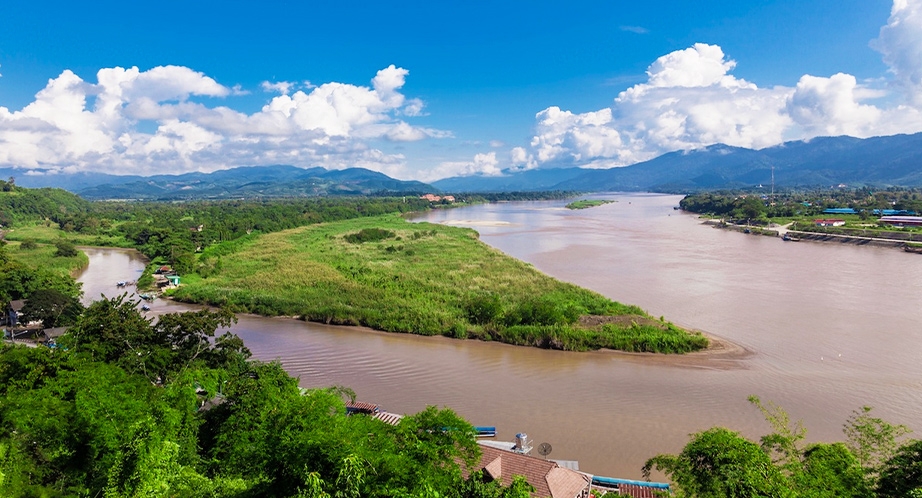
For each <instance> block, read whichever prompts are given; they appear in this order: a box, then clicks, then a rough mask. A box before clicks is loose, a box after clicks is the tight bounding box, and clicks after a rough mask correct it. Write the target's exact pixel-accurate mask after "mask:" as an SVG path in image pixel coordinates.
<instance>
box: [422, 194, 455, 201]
mask: <svg viewBox="0 0 922 498" xmlns="http://www.w3.org/2000/svg"><path fill="white" fill-rule="evenodd" d="M419 198H420V199H423V200H427V201H429V202H442V201H445V202H448V203H452V202H455V196H453V195H443V196H438V195H435V194H426V195H421V196H419Z"/></svg>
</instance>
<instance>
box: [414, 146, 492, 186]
mask: <svg viewBox="0 0 922 498" xmlns="http://www.w3.org/2000/svg"><path fill="white" fill-rule="evenodd" d="M471 175H483V176H500V175H502V170H501V169H500V168H499V160H498V159H496V152H489V153H486V154H475V155H474V160H473V161H445V162H442V163H440V164H439V165H438V166H437V167H435V168H434V169H431V170H428V171H426V172H425V174H424V176H423V177H422V178H420V180H422V181H426V182H428V181H433V180H438V179H440V178H449V177H453V176H471Z"/></svg>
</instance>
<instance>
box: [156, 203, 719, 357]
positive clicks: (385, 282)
mask: <svg viewBox="0 0 922 498" xmlns="http://www.w3.org/2000/svg"><path fill="white" fill-rule="evenodd" d="M199 262H200V267H199V271H198V275H193V276H190V277H186V278H185V279H184V284H183V285H182V286H181V287H180V288H178V289H176V290H175V291H174V292H173V293H172V296H173V297H174V298H175V299H178V300H181V301H188V302H196V303H207V304H213V305H218V306H227V307H229V308H230V309H233V310H235V311H241V312H251V313H258V314H263V315H284V316H298V317H301V318H303V319H305V320H310V321H319V322H324V323H332V324H345V325H363V326H367V327H371V328H374V329H378V330H384V331H389V332H407V333H416V334H422V335H447V336H451V337H456V338H467V337H472V338H479V339H484V340H496V341H501V342H505V343H509V344H517V345H529V346H538V347H544V348H554V349H566V350H577V351H583V350H589V349H599V348H612V349H620V350H624V351H646V352H664V353H684V352H689V351H694V350H697V349H701V348H704V347H706V346H707V344H708V342H707V339H706V338H704V337H703V336H701V335H700V334H695V333H689V332H686V331H684V330H682V329H680V328H678V327H676V326H674V325H672V324H671V323H668V322H665V321H661V320H654V319H652V318H650V317H649V316H648V315H647V314H646V313H644V312H643V310H641V309H640V308H638V307H636V306H627V305H623V304H620V303H617V302H614V301H612V300H610V299H607V298H605V297H603V296H601V295H599V294H596V293H594V292H591V291H589V290H586V289H582V288H580V287H577V286H575V285H571V284H567V283H564V282H560V281H558V280H555V279H553V278H551V277H549V276H547V275H544V274H542V273H540V272H538V271H537V270H535V269H534V268H533V267H531V266H530V265H528V264H526V263H523V262H521V261H518V260H516V259H514V258H510V257H508V256H506V255H504V254H502V253H501V252H499V251H496V250H494V249H492V248H490V247H488V246H487V245H485V244H483V243H482V242H480V241H479V240H478V235H477V233H476V232H475V231H473V230H470V229H465V228H457V227H447V226H441V225H433V224H427V223H409V222H407V221H405V220H403V219H402V218H400V217H398V216H396V215H389V216H379V217H372V218H359V219H354V220H347V221H340V222H334V223H323V224H318V225H312V226H309V227H302V228H298V229H293V230H286V231H281V232H276V233H272V234H264V235H260V236H251V237H245V238H241V239H238V240H236V241H233V242H228V243H224V244H218V245H215V246H212V247H210V248H208V249H207V250H205V251H203V253H202V254H201V256H200V258H199ZM587 315H589V316H601V317H603V318H600V319H598V320H595V321H594V323H593V324H588V322H587V321H586V320H582V321H581V320H580V317H583V316H587Z"/></svg>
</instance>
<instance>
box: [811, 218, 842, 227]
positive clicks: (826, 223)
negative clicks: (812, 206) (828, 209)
mask: <svg viewBox="0 0 922 498" xmlns="http://www.w3.org/2000/svg"><path fill="white" fill-rule="evenodd" d="M813 223H815V224H816V226H818V227H841V226H844V225H845V220H836V219H829V220H813Z"/></svg>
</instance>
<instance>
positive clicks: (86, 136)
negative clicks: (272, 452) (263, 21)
mask: <svg viewBox="0 0 922 498" xmlns="http://www.w3.org/2000/svg"><path fill="white" fill-rule="evenodd" d="M407 74H408V71H406V70H405V69H402V68H397V67H395V66H393V65H392V66H389V67H387V68H385V69H382V70H381V71H378V73H377V75H376V76H375V77H374V79H373V80H372V82H371V86H370V87H369V86H358V85H350V84H345V83H336V82H331V83H325V84H322V85H320V86H317V87H313V86H312V85H310V84H309V83H305V85H304V86H302V88H303V89H302V90H298V91H295V92H294V93H291V91H292V90H293V89H294V88H295V86H296V85H295V84H293V83H290V82H275V83H270V82H268V81H265V82H263V83H262V85H261V87H262V88H263V89H264V90H266V91H275V92H278V93H279V94H280V95H278V96H276V97H274V98H272V99H271V100H270V101H269V102H268V103H267V104H266V105H265V106H264V107H263V108H262V109H261V110H259V111H257V112H255V113H252V114H246V113H242V112H239V111H236V110H234V109H231V108H229V107H226V106H221V105H207V104H205V103H203V102H202V101H196V100H200V99H199V98H200V97H214V98H228V97H232V96H234V95H239V94H241V93H243V92H242V90H241V89H240V88H239V87H233V88H228V87H226V86H224V85H221V84H219V83H218V82H217V81H215V80H214V79H212V78H211V77H208V76H206V75H204V74H203V73H200V72H196V71H193V70H192V69H189V68H186V67H180V66H161V67H155V68H152V69H149V70H147V71H141V70H139V69H138V68H137V67H132V68H129V69H125V68H120V67H115V68H104V69H100V70H99V72H98V73H97V75H96V79H97V82H96V83H89V82H86V81H84V80H83V79H81V78H80V77H79V76H77V75H76V74H74V73H73V72H72V71H69V70H66V71H64V72H63V73H61V75H60V76H58V77H56V78H53V79H51V80H49V81H48V84H47V86H46V87H45V88H44V89H42V90H41V91H40V92H38V94H36V96H35V100H34V101H33V102H31V103H30V104H29V105H27V106H26V107H24V108H23V109H22V110H20V111H12V112H11V111H10V110H9V109H7V108H5V107H0V165H3V166H17V167H23V168H48V169H54V170H64V169H67V170H74V171H76V170H92V171H105V172H110V173H111V172H118V173H123V174H129V173H135V174H148V173H178V172H184V171H192V170H199V171H211V170H215V169H221V168H226V167H231V166H238V165H258V164H278V163H285V164H293V165H300V166H315V165H322V166H326V167H331V168H343V167H352V166H364V167H369V168H370V169H378V170H384V169H389V170H391V171H401V168H402V167H403V166H402V165H403V164H404V163H405V161H406V158H405V157H404V156H403V155H401V154H386V153H384V152H381V151H380V150H377V149H374V148H372V147H370V146H369V142H370V141H374V140H388V141H398V142H407V141H415V140H422V139H425V138H429V137H434V138H441V137H446V136H450V134H449V133H447V132H444V131H440V130H434V129H429V128H420V127H416V126H413V125H411V124H409V123H407V122H406V121H403V120H400V119H397V116H401V115H402V116H414V115H418V114H419V113H420V111H421V109H422V107H423V103H422V101H420V100H419V99H409V100H408V99H406V98H405V97H404V95H403V94H402V93H400V88H401V87H402V86H403V84H404V82H405V79H406V76H407ZM151 125H152V126H151ZM144 130H153V131H144Z"/></svg>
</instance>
